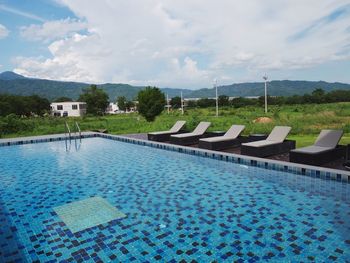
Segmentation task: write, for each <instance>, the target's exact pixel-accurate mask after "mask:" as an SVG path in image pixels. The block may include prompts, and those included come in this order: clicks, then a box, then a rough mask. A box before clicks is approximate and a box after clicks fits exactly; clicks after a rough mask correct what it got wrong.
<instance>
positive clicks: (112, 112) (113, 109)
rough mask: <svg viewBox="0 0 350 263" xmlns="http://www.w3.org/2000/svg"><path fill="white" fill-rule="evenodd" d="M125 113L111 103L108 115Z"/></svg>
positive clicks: (108, 107) (107, 111)
mask: <svg viewBox="0 0 350 263" xmlns="http://www.w3.org/2000/svg"><path fill="white" fill-rule="evenodd" d="M123 112H124V111H121V110H119V107H118V104H117V103H113V102H110V103H109V105H108V106H107V109H106V113H107V114H117V113H123Z"/></svg>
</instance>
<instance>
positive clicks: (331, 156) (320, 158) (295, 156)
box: [289, 145, 346, 165]
mask: <svg viewBox="0 0 350 263" xmlns="http://www.w3.org/2000/svg"><path fill="white" fill-rule="evenodd" d="M345 155H346V146H345V145H337V147H336V148H334V149H331V150H327V151H322V152H319V153H304V152H297V151H291V152H290V153H289V161H290V162H293V163H302V164H309V165H322V164H325V163H329V162H332V161H335V160H338V159H341V158H345Z"/></svg>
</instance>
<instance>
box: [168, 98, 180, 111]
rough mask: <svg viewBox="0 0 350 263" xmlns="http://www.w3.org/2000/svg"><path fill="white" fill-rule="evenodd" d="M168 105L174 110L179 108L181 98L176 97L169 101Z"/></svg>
mask: <svg viewBox="0 0 350 263" xmlns="http://www.w3.org/2000/svg"><path fill="white" fill-rule="evenodd" d="M170 105H171V107H173V108H174V109H178V108H181V98H180V97H179V96H176V97H174V98H172V99H171V100H170Z"/></svg>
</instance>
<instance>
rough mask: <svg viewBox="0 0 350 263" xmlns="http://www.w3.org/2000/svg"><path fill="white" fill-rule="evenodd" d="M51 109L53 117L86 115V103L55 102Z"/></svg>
mask: <svg viewBox="0 0 350 263" xmlns="http://www.w3.org/2000/svg"><path fill="white" fill-rule="evenodd" d="M50 108H51V115H52V116H62V117H67V116H68V117H81V116H83V115H85V114H86V102H78V101H66V102H53V103H51V104H50Z"/></svg>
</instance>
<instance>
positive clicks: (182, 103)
mask: <svg viewBox="0 0 350 263" xmlns="http://www.w3.org/2000/svg"><path fill="white" fill-rule="evenodd" d="M181 112H182V115H184V101H183V97H182V91H181Z"/></svg>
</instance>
